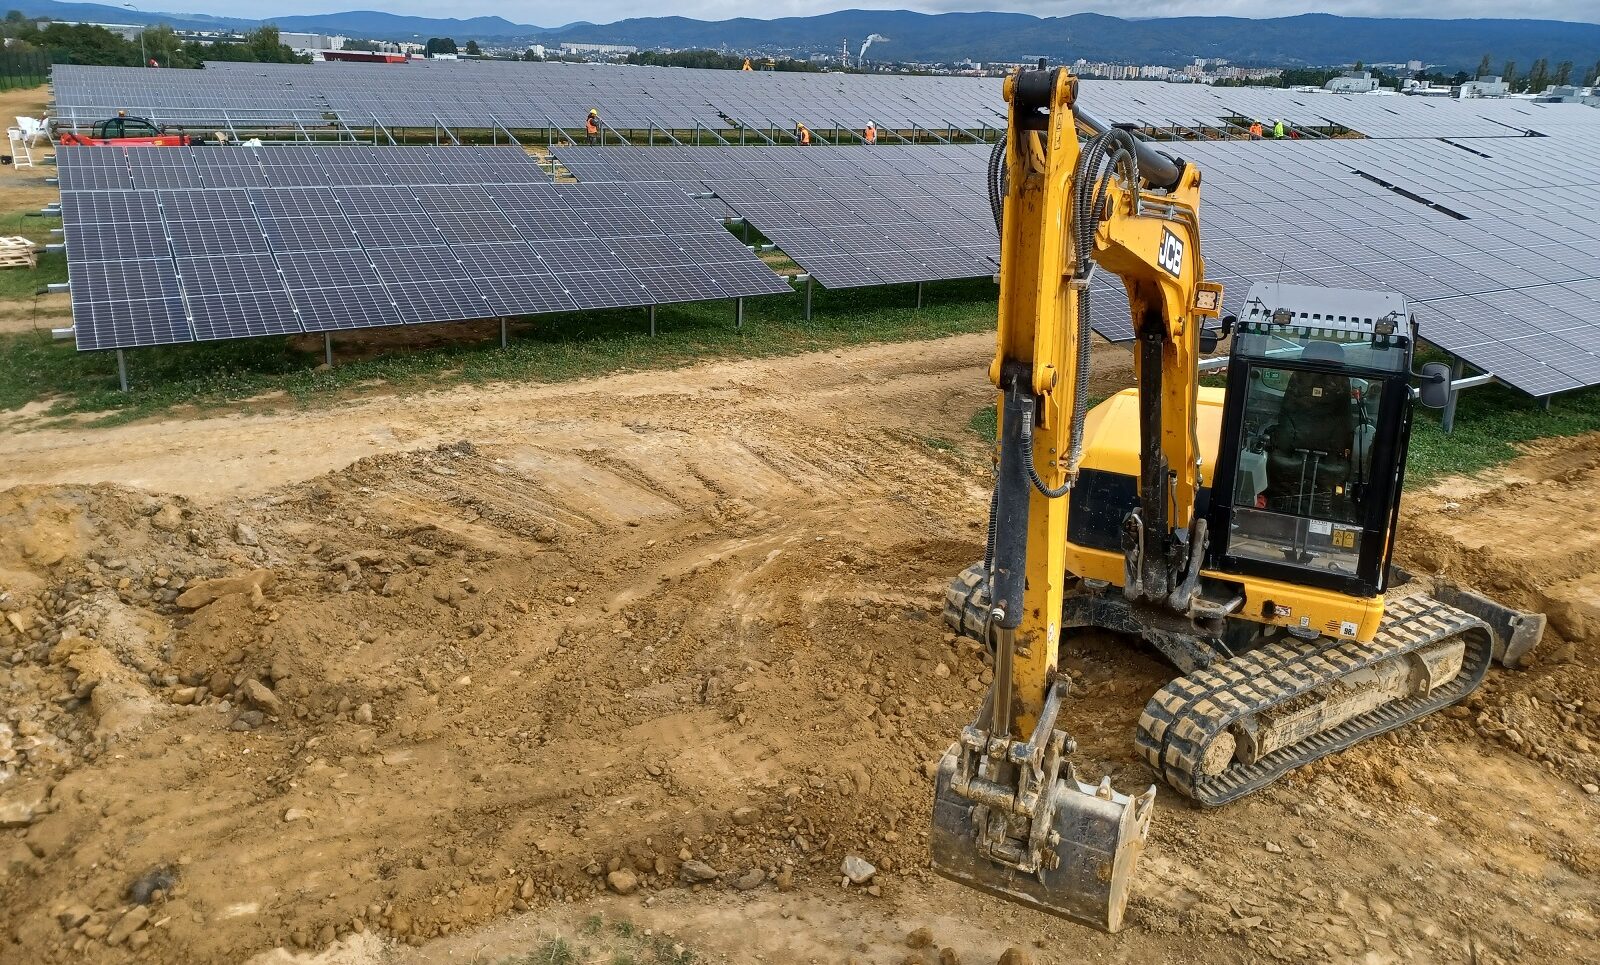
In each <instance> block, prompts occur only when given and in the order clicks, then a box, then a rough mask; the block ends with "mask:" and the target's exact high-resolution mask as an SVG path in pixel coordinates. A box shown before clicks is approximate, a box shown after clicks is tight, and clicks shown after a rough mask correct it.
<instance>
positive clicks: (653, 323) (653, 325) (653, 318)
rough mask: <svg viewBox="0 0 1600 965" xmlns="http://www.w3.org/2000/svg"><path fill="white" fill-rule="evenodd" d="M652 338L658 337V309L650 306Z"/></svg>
mask: <svg viewBox="0 0 1600 965" xmlns="http://www.w3.org/2000/svg"><path fill="white" fill-rule="evenodd" d="M650 337H651V338H655V337H656V307H655V306H654V305H651V306H650Z"/></svg>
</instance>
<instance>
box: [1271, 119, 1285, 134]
mask: <svg viewBox="0 0 1600 965" xmlns="http://www.w3.org/2000/svg"><path fill="white" fill-rule="evenodd" d="M1272 136H1273V137H1282V136H1283V122H1282V121H1279V122H1278V123H1276V124H1274V125H1272Z"/></svg>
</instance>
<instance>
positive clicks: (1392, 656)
mask: <svg viewBox="0 0 1600 965" xmlns="http://www.w3.org/2000/svg"><path fill="white" fill-rule="evenodd" d="M1458 639H1459V641H1460V643H1461V644H1462V650H1461V652H1460V654H1459V656H1458V657H1457V656H1456V655H1455V654H1454V653H1453V648H1454V644H1455V642H1456V641H1457V640H1458ZM1440 651H1452V652H1451V656H1450V658H1446V659H1447V660H1449V659H1459V661H1460V663H1459V670H1456V671H1455V673H1454V674H1453V676H1449V678H1448V679H1446V680H1444V681H1443V682H1441V683H1439V684H1438V685H1437V686H1433V687H1430V688H1428V689H1426V690H1425V692H1422V693H1417V694H1414V695H1411V696H1406V697H1402V698H1399V699H1394V700H1388V701H1386V702H1383V703H1381V704H1380V705H1379V706H1377V707H1375V708H1373V709H1371V710H1369V711H1367V712H1364V713H1359V714H1356V715H1355V716H1352V717H1349V718H1348V719H1346V720H1343V721H1342V722H1338V723H1336V724H1334V725H1333V726H1331V727H1329V728H1327V729H1325V730H1317V731H1316V732H1314V733H1310V734H1309V735H1306V736H1304V737H1303V739H1299V740H1295V741H1293V742H1292V743H1288V744H1286V745H1284V746H1279V747H1277V748H1275V749H1273V750H1270V751H1269V752H1268V753H1264V754H1261V755H1259V756H1257V757H1255V758H1254V759H1253V760H1248V761H1247V760H1241V759H1240V755H1236V754H1235V753H1234V746H1235V742H1238V741H1240V740H1241V739H1244V738H1246V737H1247V735H1248V733H1249V732H1250V731H1251V729H1252V728H1253V727H1254V726H1255V725H1256V722H1257V721H1259V720H1261V719H1263V717H1268V718H1270V717H1271V715H1273V714H1274V712H1280V713H1283V714H1285V715H1290V714H1293V713H1295V711H1294V710H1292V708H1295V707H1297V706H1310V705H1312V704H1314V703H1316V701H1317V700H1318V695H1319V694H1325V693H1326V692H1327V689H1328V687H1329V685H1334V686H1337V685H1339V684H1340V683H1341V682H1342V681H1346V680H1349V679H1351V678H1352V676H1353V675H1358V674H1361V673H1362V672H1363V671H1369V672H1372V673H1377V672H1380V671H1382V670H1383V669H1392V668H1394V667H1395V665H1396V664H1397V663H1403V662H1405V661H1411V662H1412V663H1413V664H1416V665H1418V666H1420V665H1421V664H1425V663H1428V662H1429V661H1430V660H1433V659H1435V658H1432V657H1430V656H1428V654H1429V653H1430V652H1431V653H1438V652H1440ZM1493 652H1494V633H1493V631H1492V630H1491V629H1490V628H1489V625H1488V624H1486V623H1484V622H1483V621H1482V620H1480V619H1478V618H1477V617H1475V616H1472V615H1471V614H1469V613H1466V612H1465V611H1462V610H1458V609H1456V608H1455V607H1452V606H1449V605H1447V604H1445V603H1441V602H1439V601H1438V600H1436V599H1434V598H1433V597H1430V596H1427V595H1426V594H1417V595H1413V596H1407V597H1402V598H1399V599H1393V600H1390V601H1389V603H1388V607H1387V612H1386V613H1385V615H1384V622H1383V625H1382V627H1381V628H1380V629H1379V630H1378V633H1377V635H1376V636H1375V637H1374V638H1373V640H1372V642H1371V643H1359V642H1356V641H1353V640H1352V641H1342V642H1340V641H1330V640H1329V639H1327V638H1320V639H1317V640H1311V641H1299V640H1291V641H1289V642H1287V643H1284V642H1273V643H1269V644H1266V645H1264V646H1261V647H1259V648H1257V649H1255V650H1252V651H1250V652H1248V653H1245V654H1242V655H1240V656H1238V657H1234V658H1232V659H1228V660H1222V661H1218V662H1216V663H1213V664H1211V665H1210V666H1208V667H1206V668H1204V669H1202V670H1198V671H1195V672H1194V673H1191V674H1188V675H1187V676H1183V677H1179V678H1178V679H1176V680H1173V681H1171V682H1170V683H1168V684H1167V685H1166V686H1165V687H1163V688H1161V690H1160V691H1158V692H1157V693H1156V695H1155V696H1154V697H1153V698H1151V700H1150V703H1149V704H1148V705H1147V706H1146V707H1145V710H1144V713H1143V714H1142V715H1140V718H1139V728H1138V733H1137V735H1136V738H1135V741H1136V743H1137V745H1138V747H1139V749H1140V751H1141V752H1142V753H1143V754H1144V757H1145V760H1147V761H1148V762H1149V763H1150V765H1151V766H1152V767H1154V768H1155V769H1156V770H1157V771H1158V772H1159V773H1160V774H1161V776H1162V777H1163V778H1164V779H1165V780H1166V782H1167V783H1168V784H1170V785H1171V786H1172V787H1174V788H1176V789H1177V790H1179V791H1181V792H1182V793H1183V794H1185V795H1187V796H1188V797H1190V798H1193V799H1194V800H1195V801H1196V802H1198V803H1200V804H1202V805H1205V806H1215V805H1219V804H1226V803H1227V802H1229V801H1232V800H1235V799H1237V798H1239V797H1242V796H1244V795H1246V794H1249V793H1250V792H1252V791H1254V790H1257V789H1258V788H1261V787H1263V786H1264V785H1266V784H1269V783H1271V782H1272V781H1274V780H1276V779H1277V778H1279V777H1281V776H1283V775H1284V774H1285V773H1287V772H1288V771H1290V770H1293V769H1294V768H1296V767H1300V766H1301V765H1304V764H1309V763H1311V762H1312V761H1315V760H1319V759H1320V758H1322V757H1325V756H1327V755H1328V754H1332V753H1335V752H1337V751H1341V750H1344V749H1345V748H1347V747H1349V746H1351V745H1352V744H1355V743H1357V742H1359V741H1363V740H1366V739H1367V738H1369V737H1373V736H1376V735H1378V734H1382V733H1385V732H1387V731H1391V730H1393V729H1395V728H1396V727H1399V726H1401V725H1402V724H1405V723H1408V722H1410V721H1413V720H1416V719H1417V718H1418V717H1421V716H1423V715H1425V714H1429V713H1432V712H1433V711H1435V710H1438V709H1440V708H1441V707H1447V706H1449V705H1450V704H1453V703H1455V702H1456V701H1459V700H1461V699H1462V698H1464V697H1466V696H1467V695H1468V694H1470V693H1471V692H1472V691H1473V690H1475V689H1477V686H1478V684H1479V683H1481V682H1482V680H1483V677H1484V674H1485V673H1487V672H1488V669H1489V663H1490V660H1491V658H1492V656H1493ZM1385 665H1387V667H1385ZM1450 667H1451V669H1454V663H1453V662H1452V663H1450ZM1402 672H1404V671H1402ZM1423 672H1424V673H1425V672H1426V668H1423ZM1319 688H1322V690H1320V691H1319Z"/></svg>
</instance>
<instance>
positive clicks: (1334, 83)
mask: <svg viewBox="0 0 1600 965" xmlns="http://www.w3.org/2000/svg"><path fill="white" fill-rule="evenodd" d="M1322 88H1323V90H1331V91H1333V92H1334V93H1335V94H1366V93H1368V92H1370V91H1375V90H1377V89H1378V79H1377V78H1376V77H1373V76H1372V71H1370V70H1361V71H1355V70H1350V71H1346V72H1345V73H1343V74H1341V75H1339V76H1338V77H1335V78H1333V79H1332V80H1330V81H1328V82H1327V83H1326V84H1323V85H1322Z"/></svg>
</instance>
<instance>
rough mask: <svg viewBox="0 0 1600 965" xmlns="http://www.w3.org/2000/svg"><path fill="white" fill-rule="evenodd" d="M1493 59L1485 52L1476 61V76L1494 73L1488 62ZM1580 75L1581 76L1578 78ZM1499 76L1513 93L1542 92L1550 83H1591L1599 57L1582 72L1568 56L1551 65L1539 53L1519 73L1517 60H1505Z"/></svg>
mask: <svg viewBox="0 0 1600 965" xmlns="http://www.w3.org/2000/svg"><path fill="white" fill-rule="evenodd" d="M1493 62H1494V58H1493V57H1492V56H1490V55H1489V54H1484V55H1483V59H1482V60H1480V61H1478V76H1479V77H1487V76H1491V75H1493V73H1494V71H1493V70H1492V69H1491V66H1490V65H1491V64H1492V63H1493ZM1580 76H1581V78H1582V79H1581V80H1580V79H1579V78H1580ZM1500 79H1501V80H1503V81H1505V83H1506V85H1507V87H1509V88H1510V90H1511V92H1512V93H1530V94H1542V93H1544V91H1545V90H1546V89H1548V88H1549V87H1551V86H1560V85H1563V84H1577V85H1578V86H1581V87H1593V86H1594V85H1595V84H1596V83H1600V60H1597V61H1595V64H1594V66H1593V67H1590V68H1589V69H1588V70H1585V71H1584V72H1583V73H1582V74H1581V75H1580V74H1578V72H1577V67H1576V66H1575V65H1574V64H1573V63H1572V61H1570V60H1563V61H1561V62H1560V63H1559V64H1556V65H1555V66H1554V67H1551V66H1550V61H1549V60H1548V59H1547V58H1544V57H1540V58H1539V59H1538V60H1536V61H1534V62H1533V64H1532V65H1531V66H1529V68H1528V72H1527V73H1525V74H1524V73H1518V71H1517V62H1516V61H1514V60H1508V61H1506V62H1505V63H1504V64H1503V65H1502V66H1501V67H1500Z"/></svg>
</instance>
